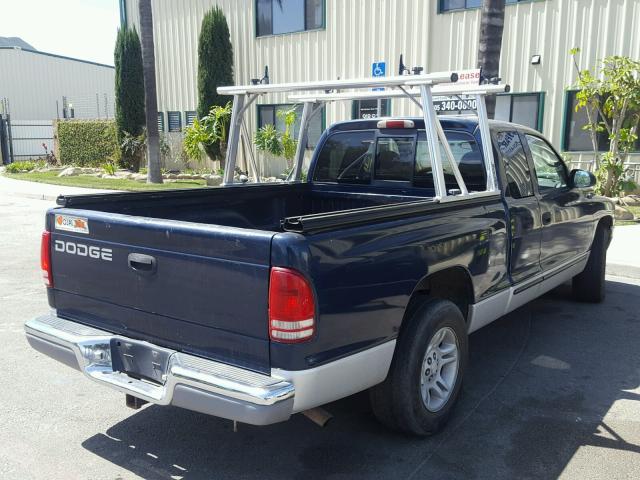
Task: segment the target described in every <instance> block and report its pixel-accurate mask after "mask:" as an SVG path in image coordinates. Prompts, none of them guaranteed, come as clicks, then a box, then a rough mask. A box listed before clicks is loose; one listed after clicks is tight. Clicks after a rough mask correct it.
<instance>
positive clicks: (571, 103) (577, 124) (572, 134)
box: [562, 90, 640, 152]
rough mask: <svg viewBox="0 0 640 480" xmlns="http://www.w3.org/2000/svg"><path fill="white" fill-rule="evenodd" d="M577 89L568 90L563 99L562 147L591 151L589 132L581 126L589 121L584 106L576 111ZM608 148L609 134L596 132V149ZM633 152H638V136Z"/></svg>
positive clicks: (568, 149) (639, 148)
mask: <svg viewBox="0 0 640 480" xmlns="http://www.w3.org/2000/svg"><path fill="white" fill-rule="evenodd" d="M577 93H578V91H577V90H568V91H567V93H566V95H567V96H566V99H565V112H564V130H563V132H562V149H563V150H565V151H567V152H593V144H592V143H591V133H590V132H589V131H588V130H584V129H583V127H584V126H585V125H587V124H588V123H589V120H588V118H587V112H586V110H585V109H584V108H581V109H579V110H578V111H576V105H577V103H578V100H577V99H576V94H577ZM607 150H609V134H608V133H607V131H606V130H605V131H603V132H600V133H599V134H598V151H600V152H606V151H607ZM632 151H633V152H640V138H639V139H638V140H637V141H636V145H635V147H634V148H633V149H632Z"/></svg>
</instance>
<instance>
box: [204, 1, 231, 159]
mask: <svg viewBox="0 0 640 480" xmlns="http://www.w3.org/2000/svg"><path fill="white" fill-rule="evenodd" d="M232 84H233V47H232V46H231V39H230V37H229V26H228V25H227V19H226V18H225V16H224V13H223V12H222V9H220V8H219V7H214V8H212V9H211V10H209V11H208V12H207V13H206V14H205V16H204V18H203V19H202V27H201V29H200V38H199V39H198V118H200V119H202V118H204V117H206V116H207V115H208V114H209V112H210V110H211V108H212V107H215V106H219V107H224V106H225V105H226V104H227V102H229V100H231V98H230V97H229V96H225V95H218V92H217V88H218V87H219V86H224V85H232ZM205 150H206V152H207V155H209V157H211V158H216V157H219V156H220V153H221V149H220V142H215V143H214V144H212V145H205Z"/></svg>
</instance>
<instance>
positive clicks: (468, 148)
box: [413, 130, 487, 191]
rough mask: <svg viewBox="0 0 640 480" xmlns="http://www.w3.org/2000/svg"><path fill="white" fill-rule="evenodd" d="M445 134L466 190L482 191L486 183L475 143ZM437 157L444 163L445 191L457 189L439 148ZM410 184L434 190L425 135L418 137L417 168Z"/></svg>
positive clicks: (464, 136)
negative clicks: (446, 189)
mask: <svg viewBox="0 0 640 480" xmlns="http://www.w3.org/2000/svg"><path fill="white" fill-rule="evenodd" d="M444 133H445V136H446V137H447V141H448V142H449V147H450V148H451V153H452V154H453V158H454V159H455V161H456V163H457V164H458V169H459V170H460V174H461V175H462V179H463V180H464V183H465V184H466V186H467V188H468V189H469V190H470V191H474V190H475V191H482V190H485V189H486V185H487V182H486V179H485V168H484V162H483V160H482V154H481V153H480V148H479V147H478V144H477V143H476V139H475V138H474V137H473V135H470V134H468V133H465V132H456V131H450V130H445V132H444ZM440 157H441V158H442V159H443V160H442V161H443V170H444V179H445V182H446V184H447V188H458V183H457V182H456V179H455V177H454V175H453V169H452V167H451V165H450V164H449V162H447V161H446V157H445V153H444V149H443V148H442V145H441V146H440ZM413 182H414V185H415V186H416V187H431V188H433V176H432V173H431V156H430V155H429V148H428V145H427V139H426V134H425V133H424V131H421V132H420V133H419V134H418V144H417V146H416V168H415V176H414V181H413Z"/></svg>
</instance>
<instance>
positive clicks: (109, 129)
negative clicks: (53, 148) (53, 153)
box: [55, 120, 118, 167]
mask: <svg viewBox="0 0 640 480" xmlns="http://www.w3.org/2000/svg"><path fill="white" fill-rule="evenodd" d="M55 136H56V139H57V146H58V160H59V161H60V163H61V164H63V165H69V164H73V165H77V166H80V167H99V166H102V165H103V164H104V163H105V162H106V161H107V160H108V158H109V157H112V156H114V155H116V156H117V153H118V152H117V150H118V134H117V130H116V122H115V121H114V120H61V121H59V122H56V134H55Z"/></svg>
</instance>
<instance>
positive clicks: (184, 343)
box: [47, 208, 274, 371]
mask: <svg viewBox="0 0 640 480" xmlns="http://www.w3.org/2000/svg"><path fill="white" fill-rule="evenodd" d="M47 226H48V228H47V229H48V230H49V231H50V232H51V250H52V252H51V255H52V269H53V284H54V289H53V296H54V303H55V307H56V308H57V310H58V314H59V315H61V316H67V317H69V318H73V319H77V320H80V321H82V322H84V323H89V324H92V325H95V326H97V327H101V328H104V329H108V330H111V331H116V332H121V333H123V334H126V335H128V336H131V337H134V338H140V339H144V340H149V341H153V342H155V343H158V344H160V345H165V346H169V347H172V348H176V349H180V350H183V351H191V352H192V353H196V354H199V355H203V356H208V357H214V358H217V359H220V360H223V361H227V362H229V363H232V364H236V365H240V366H245V367H248V368H252V369H254V370H258V371H268V369H269V341H268V330H267V327H268V325H267V297H268V282H269V263H270V251H271V238H272V237H273V235H274V233H273V232H264V231H259V230H248V229H240V228H232V227H224V226H218V225H205V224H196V223H188V222H180V221H172V220H162V219H151V218H143V217H133V216H127V215H120V214H111V213H104V212H96V211H90V210H74V209H66V208H63V209H55V210H51V211H49V212H48V214H47Z"/></svg>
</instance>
